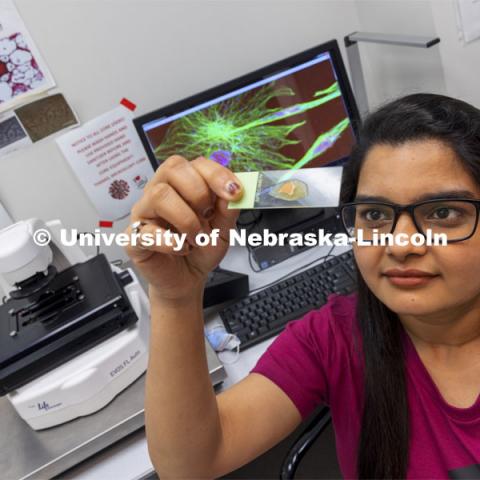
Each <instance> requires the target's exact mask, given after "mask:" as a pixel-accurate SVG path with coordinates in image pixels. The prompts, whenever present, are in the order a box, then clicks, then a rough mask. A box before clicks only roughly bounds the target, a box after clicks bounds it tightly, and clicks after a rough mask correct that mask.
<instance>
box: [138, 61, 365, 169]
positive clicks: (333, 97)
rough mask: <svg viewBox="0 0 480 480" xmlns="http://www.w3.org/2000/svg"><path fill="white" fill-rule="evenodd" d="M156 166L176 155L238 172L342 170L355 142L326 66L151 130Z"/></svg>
mask: <svg viewBox="0 0 480 480" xmlns="http://www.w3.org/2000/svg"><path fill="white" fill-rule="evenodd" d="M145 133H146V135H147V138H148V141H149V143H150V145H151V147H152V150H153V151H154V153H155V156H156V158H157V160H158V161H159V163H161V162H163V161H164V160H165V159H166V158H168V157H169V156H170V155H173V154H180V155H183V156H184V157H186V158H188V159H190V160H192V159H194V158H196V157H198V156H200V155H203V156H206V157H208V158H211V159H213V160H215V161H217V162H218V163H220V164H221V165H223V166H227V167H228V168H230V169H231V170H232V171H234V172H250V171H252V172H259V171H268V170H299V169H303V168H318V167H322V166H325V165H329V164H332V165H335V164H338V165H340V163H335V162H338V161H339V160H340V159H346V158H348V156H349V154H350V151H351V149H352V146H353V145H354V144H355V142H356V139H355V135H354V132H353V129H352V126H351V123H350V118H349V115H348V112H347V110H346V107H345V104H344V101H343V98H342V92H341V90H340V86H339V84H338V82H337V79H336V76H335V72H334V71H333V68H332V64H331V62H330V61H329V60H328V59H325V61H321V62H319V63H317V64H316V65H313V66H310V67H309V68H308V69H307V68H306V69H303V70H298V71H295V72H293V73H291V74H289V75H286V76H283V77H280V78H275V79H274V80H272V81H270V82H268V83H263V84H261V85H259V86H254V87H252V88H250V87H248V88H245V89H243V90H242V89H241V91H239V93H238V94H236V95H229V96H228V98H226V99H222V98H220V99H218V100H214V101H211V102H209V104H208V105H206V106H204V107H203V106H202V107H201V108H198V109H192V111H187V112H185V113H180V114H177V115H175V116H174V117H173V118H172V119H171V121H167V120H165V121H162V122H159V123H158V125H152V126H151V127H149V129H148V130H146V132H145Z"/></svg>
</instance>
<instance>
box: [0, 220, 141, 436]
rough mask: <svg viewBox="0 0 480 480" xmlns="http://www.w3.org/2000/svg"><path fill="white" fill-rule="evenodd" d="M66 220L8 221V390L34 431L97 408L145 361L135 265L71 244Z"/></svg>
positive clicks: (3, 355) (3, 388) (1, 320)
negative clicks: (40, 240)
mask: <svg viewBox="0 0 480 480" xmlns="http://www.w3.org/2000/svg"><path fill="white" fill-rule="evenodd" d="M61 228H63V227H62V224H61V223H60V221H58V220H55V221H50V222H46V223H45V222H43V221H41V220H38V219H30V220H26V221H21V222H18V223H15V224H13V225H10V226H8V227H6V228H4V229H3V230H0V291H1V290H3V291H4V292H5V296H4V297H3V301H2V303H1V304H0V395H7V398H8V400H9V401H10V402H11V404H12V405H13V407H14V408H15V410H16V411H17V412H18V414H19V415H20V416H21V417H22V418H23V419H24V420H25V421H26V422H27V423H28V424H29V425H30V426H31V427H32V428H33V429H35V430H40V429H44V428H49V427H52V426H55V425H59V424H61V423H64V422H67V421H69V420H72V419H74V418H77V417H81V416H84V415H88V414H91V413H93V412H96V411H97V410H99V409H101V408H102V407H104V406H105V405H107V404H108V403H109V402H110V401H111V400H112V399H113V398H114V397H115V396H116V395H117V394H119V393H120V392H121V391H122V390H124V389H125V388H126V387H127V386H129V385H130V384H131V383H133V382H134V381H135V380H136V379H137V378H138V377H140V376H141V375H142V373H144V372H145V370H146V367H147V354H148V352H147V348H148V343H147V342H148V334H149V331H148V328H149V316H150V309H149V302H148V297H147V296H146V294H145V292H144V290H143V289H142V287H141V285H140V283H139V281H138V279H137V277H136V275H135V273H134V272H133V271H132V270H131V269H120V268H119V267H116V266H114V265H111V264H110V263H109V262H108V261H107V259H106V257H105V256H104V255H96V256H93V257H87V255H85V253H84V252H83V251H82V250H81V249H80V247H78V246H69V247H66V246H63V245H62V243H61V242H60V230H61ZM39 229H43V230H44V235H45V232H47V234H49V235H50V236H51V241H50V243H49V244H48V245H45V246H39V245H38V244H37V243H36V241H35V237H34V233H35V232H38V230H39Z"/></svg>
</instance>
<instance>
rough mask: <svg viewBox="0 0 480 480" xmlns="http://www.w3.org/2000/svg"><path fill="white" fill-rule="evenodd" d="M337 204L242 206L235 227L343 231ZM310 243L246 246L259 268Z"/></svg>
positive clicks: (289, 231)
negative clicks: (310, 206) (261, 207)
mask: <svg viewBox="0 0 480 480" xmlns="http://www.w3.org/2000/svg"><path fill="white" fill-rule="evenodd" d="M336 213H337V211H336V208H335V207H328V208H281V209H279V208H275V209H268V210H267V209H264V210H244V211H242V213H241V215H240V216H239V219H238V222H237V228H245V229H247V231H248V233H249V234H250V233H260V234H263V231H264V230H267V229H268V231H269V232H273V233H283V232H284V233H303V234H305V233H309V232H312V233H315V234H317V233H318V230H319V229H323V230H325V233H333V234H335V233H338V232H341V231H342V227H341V224H340V221H339V220H338V219H337V218H336ZM309 248H312V247H310V246H302V247H297V246H290V245H288V244H287V245H284V246H260V247H249V249H250V253H251V255H252V258H253V260H254V261H255V263H256V264H257V265H258V268H259V269H260V270H264V269H266V268H268V267H271V266H272V265H275V264H277V263H280V262H282V261H283V260H286V259H287V258H290V257H291V256H293V255H296V254H298V253H301V252H303V251H305V250H307V249H309Z"/></svg>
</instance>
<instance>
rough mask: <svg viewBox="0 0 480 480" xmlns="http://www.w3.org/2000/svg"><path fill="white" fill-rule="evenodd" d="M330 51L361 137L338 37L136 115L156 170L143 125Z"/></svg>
mask: <svg viewBox="0 0 480 480" xmlns="http://www.w3.org/2000/svg"><path fill="white" fill-rule="evenodd" d="M326 52H329V53H330V55H331V59H332V63H333V67H334V69H335V72H336V74H337V79H338V83H339V86H340V90H341V92H342V96H343V98H344V100H345V107H346V109H347V112H348V115H349V118H350V123H351V126H352V129H353V132H354V135H355V137H356V138H357V139H358V129H359V125H360V115H359V112H358V107H357V104H356V101H355V97H354V95H353V91H352V88H351V86H350V81H349V79H348V76H347V71H346V69H345V64H344V62H343V58H342V55H341V53H340V49H339V46H338V42H337V40H336V39H333V40H330V41H328V42H325V43H322V44H321V45H317V46H316V47H313V48H309V49H308V50H304V51H303V52H300V53H297V54H295V55H291V56H289V57H287V58H284V59H283V60H279V61H277V62H274V63H271V64H269V65H267V66H265V67H262V68H259V69H257V70H254V71H252V72H250V73H247V74H245V75H242V76H240V77H237V78H234V79H232V80H228V81H227V82H224V83H222V84H220V85H217V86H215V87H212V88H209V89H207V90H204V91H202V92H199V93H196V94H194V95H191V96H189V97H186V98H184V99H182V100H179V101H177V102H174V103H171V104H169V105H165V106H164V107H161V108H158V109H156V110H152V111H150V112H148V113H146V114H143V115H140V116H139V117H136V118H134V119H133V124H134V126H135V129H136V131H137V133H138V136H139V137H140V140H141V142H142V145H143V147H144V149H145V151H146V152H147V155H148V158H149V160H150V163H151V165H152V167H153V170H154V171H155V170H157V168H158V167H159V166H160V163H159V162H158V160H157V159H156V158H155V155H154V153H153V150H152V148H151V147H150V143H149V141H148V138H147V135H146V134H145V132H144V131H143V128H142V126H143V125H145V124H146V123H149V122H151V121H153V120H157V119H160V118H161V117H168V116H171V115H174V114H176V113H179V112H182V111H184V110H188V109H189V108H192V107H194V106H195V105H198V104H201V103H204V102H208V101H210V100H212V99H214V98H216V97H220V96H222V95H225V94H227V93H229V92H231V91H233V90H237V89H239V88H243V87H246V86H247V85H249V84H251V83H254V82H256V81H259V80H262V79H263V78H268V77H270V76H272V75H274V74H276V73H280V72H281V71H283V70H287V69H289V68H292V67H295V66H297V65H299V64H302V63H305V62H307V61H308V60H311V59H313V58H315V57H317V56H318V55H321V54H322V53H326ZM347 159H348V157H346V158H345V159H338V160H335V161H334V163H335V164H338V162H339V161H342V160H347ZM342 163H343V161H342Z"/></svg>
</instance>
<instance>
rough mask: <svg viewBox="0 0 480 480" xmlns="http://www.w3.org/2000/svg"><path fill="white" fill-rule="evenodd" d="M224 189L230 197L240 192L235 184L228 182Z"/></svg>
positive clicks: (238, 186)
mask: <svg viewBox="0 0 480 480" xmlns="http://www.w3.org/2000/svg"><path fill="white" fill-rule="evenodd" d="M226 188H227V192H228V193H229V194H230V195H235V194H236V193H237V192H239V191H240V185H239V184H238V183H236V182H228V183H227V187H226Z"/></svg>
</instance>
